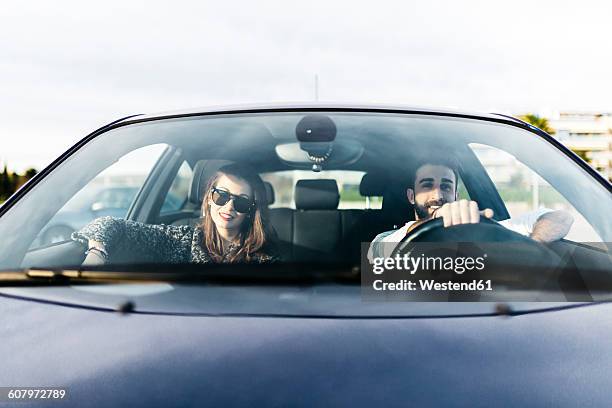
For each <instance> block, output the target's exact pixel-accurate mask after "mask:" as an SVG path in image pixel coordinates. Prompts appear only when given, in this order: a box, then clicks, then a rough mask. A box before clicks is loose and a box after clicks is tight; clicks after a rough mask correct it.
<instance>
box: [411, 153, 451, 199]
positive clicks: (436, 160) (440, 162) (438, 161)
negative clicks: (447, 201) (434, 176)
mask: <svg viewBox="0 0 612 408" xmlns="http://www.w3.org/2000/svg"><path fill="white" fill-rule="evenodd" d="M427 164H429V165H431V166H444V167H448V168H449V169H451V170H452V171H453V174H454V175H455V191H456V190H457V183H458V182H459V163H458V162H457V160H456V159H455V158H454V157H435V156H434V157H423V158H420V159H418V160H417V161H416V162H415V163H414V166H413V167H412V168H413V171H412V176H411V178H410V184H409V185H408V188H411V189H413V190H414V185H415V183H416V174H417V171H419V169H420V168H421V167H423V166H425V165H427Z"/></svg>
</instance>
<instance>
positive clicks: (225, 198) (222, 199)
mask: <svg viewBox="0 0 612 408" xmlns="http://www.w3.org/2000/svg"><path fill="white" fill-rule="evenodd" d="M212 200H213V203H215V204H217V205H219V206H224V205H225V204H227V203H228V202H229V201H230V200H234V209H235V210H236V211H237V212H239V213H243V214H244V213H248V212H249V211H251V210H252V209H253V207H255V203H254V202H253V201H251V199H249V198H245V197H242V196H239V195H236V194H232V193H230V192H229V191H225V190H219V189H218V188H217V187H213V189H212Z"/></svg>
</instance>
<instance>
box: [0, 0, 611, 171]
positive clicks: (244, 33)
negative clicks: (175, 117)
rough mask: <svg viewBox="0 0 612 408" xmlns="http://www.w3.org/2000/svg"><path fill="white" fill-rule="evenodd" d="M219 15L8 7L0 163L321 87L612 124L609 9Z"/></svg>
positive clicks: (459, 4)
mask: <svg viewBox="0 0 612 408" xmlns="http://www.w3.org/2000/svg"><path fill="white" fill-rule="evenodd" d="M126 3H127V4H126ZM221 3H222V2H219V1H215V2H205V1H173V2H162V3H156V2H152V1H146V2H144V1H143V2H135V1H129V2H126V1H125V0H124V1H105V2H84V1H74V2H72V1H52V2H50V1H21V2H20V1H13V2H9V1H5V2H3V4H2V7H1V8H0V81H1V82H0V83H1V84H2V87H1V90H0V162H8V164H9V167H10V168H12V169H16V170H18V171H23V170H24V169H25V168H27V167H30V166H34V167H36V168H39V169H41V168H42V167H44V166H46V165H47V164H49V163H50V162H51V160H52V159H53V158H55V157H56V156H58V155H59V154H61V153H62V152H63V151H65V150H66V149H67V148H69V147H70V146H71V145H72V144H74V143H75V142H77V141H78V140H79V139H80V138H82V137H83V136H85V135H86V134H87V133H89V132H91V131H92V130H94V129H96V128H98V127H100V126H102V125H104V124H105V123H107V122H109V121H112V120H114V119H117V118H119V117H122V116H126V115H129V114H134V113H151V112H156V111H165V110H172V109H180V108H188V107H197V106H207V105H217V104H223V105H225V104H240V103H253V102H276V101H309V100H313V98H314V86H313V83H314V75H315V74H318V75H319V85H320V88H319V99H320V100H322V101H351V102H379V103H401V104H407V105H419V106H422V105H425V106H439V107H457V108H461V109H468V110H478V111H498V112H506V113H519V112H527V111H532V112H547V111H558V110H597V111H612V81H611V76H612V46H611V41H612V24H611V23H610V21H609V19H610V16H611V15H612V7H611V6H610V5H609V2H606V1H600V2H595V1H585V0H583V1H579V2H577V1H572V2H566V4H565V5H564V4H560V3H561V2H559V1H533V0H532V1H513V2H492V1H429V2H424V1H418V2H411V1H393V2H391V1H388V2H384V1H377V2H361V3H358V2H356V1H350V2H348V1H347V2H340V1H337V2H334V1H329V0H328V1H320V2H319V1H311V0H309V1H307V2H306V1H302V2H294V1H244V2H239V1H228V2H224V4H221ZM356 4H362V5H356Z"/></svg>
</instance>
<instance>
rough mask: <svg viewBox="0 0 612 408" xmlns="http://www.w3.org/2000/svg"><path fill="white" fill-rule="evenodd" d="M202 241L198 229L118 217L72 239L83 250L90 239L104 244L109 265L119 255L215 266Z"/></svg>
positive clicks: (233, 248)
mask: <svg viewBox="0 0 612 408" xmlns="http://www.w3.org/2000/svg"><path fill="white" fill-rule="evenodd" d="M203 238H204V234H203V232H202V230H201V229H200V227H199V226H198V227H196V228H193V227H190V226H188V225H180V226H177V225H163V224H162V225H154V224H143V223H140V222H136V221H130V220H125V219H122V218H115V217H102V218H98V219H95V220H93V221H92V222H90V223H89V224H87V225H86V226H85V227H83V229H81V230H80V231H77V232H74V233H73V234H72V239H73V240H74V241H77V242H80V243H81V244H83V245H84V246H87V245H88V240H90V239H92V240H95V241H98V242H100V243H102V244H103V245H104V247H105V248H106V250H107V252H108V254H109V258H110V259H109V262H113V254H114V253H116V252H119V251H120V252H122V253H124V254H125V253H128V254H130V258H131V259H133V260H135V261H137V262H162V263H189V262H191V263H213V262H214V261H213V259H212V258H211V256H210V255H209V253H208V251H207V250H206V248H204V247H203V246H202V242H203ZM239 249H240V248H239V246H238V245H237V244H232V245H230V246H229V247H228V248H227V250H226V254H225V257H226V258H227V257H228V256H229V255H231V254H232V253H235V252H237V251H238V250H239ZM253 259H254V260H253V262H255V263H269V262H274V261H276V260H277V259H276V257H274V256H272V255H269V254H266V253H257V254H254V255H253Z"/></svg>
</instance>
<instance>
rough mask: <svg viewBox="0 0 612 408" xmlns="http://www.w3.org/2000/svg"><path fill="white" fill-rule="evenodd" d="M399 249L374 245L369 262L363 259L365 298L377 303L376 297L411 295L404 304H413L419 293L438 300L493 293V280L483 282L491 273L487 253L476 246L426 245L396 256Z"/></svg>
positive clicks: (392, 246)
mask: <svg viewBox="0 0 612 408" xmlns="http://www.w3.org/2000/svg"><path fill="white" fill-rule="evenodd" d="M396 247H397V244H395V245H389V244H388V243H384V244H381V245H374V246H373V247H372V248H368V255H369V256H368V257H367V260H366V259H364V258H365V256H364V257H363V258H362V289H363V291H362V294H364V295H365V296H366V297H368V298H369V299H372V300H375V299H376V295H375V294H376V293H378V294H381V293H387V294H391V293H393V294H394V295H393V296H394V299H396V298H395V296H396V295H400V293H404V294H406V295H407V294H408V293H411V294H412V295H410V296H409V297H408V298H406V299H405V300H414V299H415V298H414V296H413V295H415V294H417V293H420V294H422V295H424V296H435V297H437V296H439V295H442V294H443V293H446V294H449V295H450V294H451V293H455V294H461V293H463V294H466V295H467V296H471V295H469V294H470V293H471V294H475V293H479V292H483V291H484V292H490V291H492V290H493V282H492V280H491V279H490V278H487V279H486V280H485V279H481V276H482V275H483V274H484V273H485V272H488V271H486V270H485V269H488V265H487V253H485V251H483V250H482V248H480V247H479V246H477V245H472V244H459V245H456V244H453V245H446V246H442V245H432V244H425V243H424V244H420V245H419V246H412V247H411V248H410V250H409V251H408V252H403V253H402V251H401V250H398V253H395V252H394V251H395V250H396V249H397V248H396ZM402 249H403V248H402ZM400 296H402V295H400ZM384 299H388V300H392V299H391V298H387V297H385V298H384ZM427 299H428V298H425V299H423V300H427ZM398 300H404V299H398Z"/></svg>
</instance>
